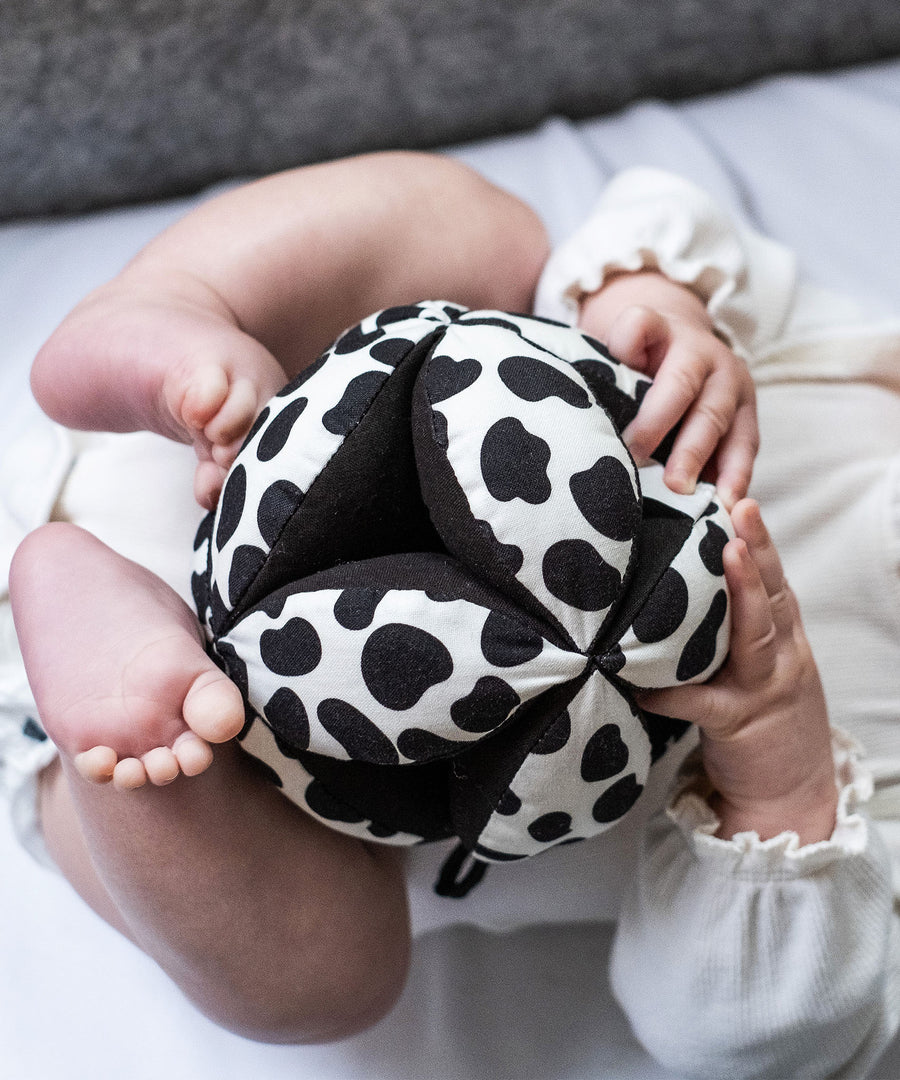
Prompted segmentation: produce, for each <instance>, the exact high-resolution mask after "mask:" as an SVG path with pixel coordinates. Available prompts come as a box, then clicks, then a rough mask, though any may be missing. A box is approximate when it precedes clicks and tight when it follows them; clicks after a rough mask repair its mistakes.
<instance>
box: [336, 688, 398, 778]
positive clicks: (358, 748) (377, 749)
mask: <svg viewBox="0 0 900 1080" xmlns="http://www.w3.org/2000/svg"><path fill="white" fill-rule="evenodd" d="M316 715H317V716H318V718H319V722H320V723H321V725H322V727H323V728H325V730H326V731H327V732H328V734H329V735H331V737H332V738H334V739H337V741H338V742H339V743H340V744H341V746H343V748H344V749H345V750H346V751H347V753H348V754H349V755H350V758H351V759H352V760H353V761H368V762H371V763H372V764H373V765H396V764H397V763H398V760H399V759H398V757H397V751H396V749H395V748H394V744H393V743H392V742H391V740H390V739H389V738H388V737H387V735H385V734H384V732H383V731H382V730H381V728H379V727H378V725H377V724H375V723H373V722H372V721H371V720H370V719H369V718H368V716H366V715H365V714H364V713H361V712H360V711H359V709H357V708H354V706H353V705H350V704H349V703H348V702H346V701H341V699H340V698H326V699H325V700H324V701H322V702H320V703H319V707H318V709H317V710H316Z"/></svg>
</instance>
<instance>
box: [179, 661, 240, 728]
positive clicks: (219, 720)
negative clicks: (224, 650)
mask: <svg viewBox="0 0 900 1080" xmlns="http://www.w3.org/2000/svg"><path fill="white" fill-rule="evenodd" d="M183 716H184V720H185V723H186V724H187V725H188V727H189V728H190V729H191V731H193V732H194V733H195V734H196V735H199V736H200V738H201V739H204V740H205V741H206V742H210V743H223V742H228V740H229V739H233V738H234V737H235V736H236V735H239V734H240V732H241V729H242V728H243V726H244V720H245V716H244V700H243V698H242V697H241V692H240V690H238V688H237V687H236V686H235V685H234V683H233V682H232V681H231V680H230V679H229V678H228V677H227V675H224V674H223V673H222V672H221V671H220V670H219V669H218V668H215V667H214V668H212V669H211V670H210V671H207V672H205V673H204V674H203V675H201V676H200V677H199V678H198V679H197V680H196V681H195V682H194V684H193V686H192V687H191V689H190V690H189V691H188V694H187V697H186V698H185V700H184V708H183Z"/></svg>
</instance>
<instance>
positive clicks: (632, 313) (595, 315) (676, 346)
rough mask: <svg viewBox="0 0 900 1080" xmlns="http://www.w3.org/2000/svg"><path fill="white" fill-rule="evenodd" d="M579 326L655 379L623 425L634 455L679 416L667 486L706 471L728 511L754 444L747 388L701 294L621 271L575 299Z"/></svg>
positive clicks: (683, 484) (682, 484) (744, 485)
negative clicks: (579, 300) (578, 301)
mask: <svg viewBox="0 0 900 1080" xmlns="http://www.w3.org/2000/svg"><path fill="white" fill-rule="evenodd" d="M579 325H580V326H581V328H582V329H583V330H585V331H586V332H587V333H589V334H591V335H593V336H594V337H596V338H598V339H599V340H600V341H602V342H604V344H606V345H607V346H608V348H609V350H610V352H611V353H612V354H613V356H615V357H616V358H617V359H618V360H621V361H622V362H623V363H625V364H627V365H628V366H629V367H631V368H634V369H635V370H637V371H642V372H644V373H645V374H647V375H650V376H652V377H653V379H654V382H653V386H652V387H651V388H650V389H649V390H648V391H647V395H646V397H645V398H644V400H643V402H642V403H641V408H640V411H639V412H638V415H637V416H636V417H635V419H634V420H633V421H632V422H631V423H630V424H629V425H628V427H627V428H626V429H625V432H624V437H625V442H626V443H627V445H628V448H629V449H630V450H631V452H632V454H633V455H634V456H635V458H636V459H637V460H638V461H639V462H640V461H644V460H646V459H647V458H648V457H649V456H650V454H651V453H652V452H653V451H654V450H655V449H656V447H657V446H659V444H660V443H661V442H662V440H663V439H664V438H665V436H666V435H667V434H668V433H669V431H671V429H672V428H673V427H674V426H675V424H676V423H677V422H678V421H679V420H681V421H682V424H681V429H680V431H679V432H678V435H677V437H676V439H675V443H674V445H673V447H672V451H671V453H670V455H669V459H668V462H667V464H666V469H665V480H666V483H667V485H668V486H669V487H670V488H671V489H672V490H673V491H676V492H679V493H682V494H688V493H690V492H692V491H693V490H694V487H695V485H696V483H697V480H698V479H699V478H700V477H701V475H704V476H706V475H708V476H710V478H711V479H714V480H715V481H716V484H717V486H718V489H719V495H720V498H721V499H722V501H723V502H724V503H725V506H726V507H727V508H728V509H729V510H730V509H731V507H733V506H734V504H735V503H736V502H737V501H738V500H739V499H741V498H743V497H744V496H745V495H746V493H747V489H748V487H749V484H750V476H751V473H752V471H753V461H754V458H755V457H756V452H757V450H758V449H759V429H758V427H757V421H756V395H755V391H754V387H753V381H752V379H751V377H750V372H749V371H748V369H747V365H746V364H745V363H744V362H743V360H741V359H740V358H739V357H737V356H736V355H735V354H734V353H733V352H732V350H731V349H730V348H729V347H728V346H727V345H726V344H725V343H724V342H723V341H722V340H721V339H720V338H718V337H716V335H715V333H714V331H713V325H712V322H711V320H710V318H709V315H708V314H707V311H706V308H705V307H704V305H703V303H702V301H701V300H700V299H699V298H698V297H697V296H695V295H694V294H693V293H692V292H690V290H688V289H686V288H684V287H683V286H681V285H677V284H675V283H674V282H672V281H669V280H668V279H667V278H665V277H663V276H662V275H661V274H657V273H654V272H642V273H636V274H622V275H620V276H618V277H615V278H613V279H612V280H611V281H609V282H608V283H607V284H606V285H605V286H604V287H603V288H602V289H601V290H600V291H599V292H597V293H593V294H592V295H591V296H588V297H587V298H586V299H585V300H584V302H583V303H582V306H581V316H580V319H579Z"/></svg>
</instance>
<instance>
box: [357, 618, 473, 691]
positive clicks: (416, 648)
mask: <svg viewBox="0 0 900 1080" xmlns="http://www.w3.org/2000/svg"><path fill="white" fill-rule="evenodd" d="M361 667H362V677H363V681H364V682H365V684H366V686H367V687H368V688H369V693H370V694H371V695H372V697H374V698H375V700H376V701H378V702H380V703H381V704H382V705H384V706H385V707H386V708H388V709H398V710H402V709H410V708H412V706H413V705H415V704H416V702H417V701H418V700H419V699H420V698H421V697H422V695H423V694H424V693H425V691H426V690H428V689H430V688H431V687H432V686H436V685H437V684H438V683H442V682H444V681H445V680H446V679H449V678H450V676H451V675H452V674H453V659H452V657H451V656H450V653H449V652H448V651H447V648H446V646H445V645H444V644H443V643H442V642H440V641H438V639H437V638H436V637H435V636H434V635H433V634H429V633H428V632H427V631H425V630H420V629H419V628H418V627H417V626H408V625H406V624H405V623H388V624H387V625H386V626H381V627H379V628H378V629H377V630H375V631H373V633H371V634H370V635H369V637H368V639H367V641H366V643H365V645H364V646H363V651H362V659H361Z"/></svg>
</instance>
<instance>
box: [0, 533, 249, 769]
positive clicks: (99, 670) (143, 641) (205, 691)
mask: <svg viewBox="0 0 900 1080" xmlns="http://www.w3.org/2000/svg"><path fill="white" fill-rule="evenodd" d="M10 593H11V597H12V602H13V613H14V616H15V620H16V628H17V631H18V634H19V639H20V644H21V647H22V654H23V657H24V659H25V666H26V670H27V672H28V677H29V680H30V682H31V686H32V689H33V691H34V695H35V701H36V703H37V706H38V713H39V715H40V717H41V721H42V723H43V724H44V727H45V728H46V730H47V733H48V734H49V735H50V737H51V738H52V739H53V741H54V742H55V743H56V744H57V746H58V747H59V749H60V751H61V752H62V753H63V754H64V755H68V756H69V757H70V758H71V759H72V760H73V762H74V764H75V766H76V768H77V769H78V771H79V772H80V773H81V775H82V776H84V777H85V778H86V779H88V780H90V781H93V782H95V783H107V782H109V781H112V782H113V783H114V785H115V786H116V787H118V788H121V789H130V788H136V787H141V786H142V785H144V784H146V783H148V782H149V783H151V784H156V785H161V784H167V783H171V782H172V781H173V780H175V779H176V778H177V777H178V776H179V775H182V774H183V775H185V776H195V775H197V774H198V773H201V772H203V770H204V769H206V768H207V767H208V766H209V764H210V763H211V761H212V756H213V751H212V747H211V746H210V744H211V743H220V742H226V741H227V740H229V739H232V738H234V737H235V736H236V735H237V734H238V733H239V732H240V730H241V728H242V727H243V724H244V706H243V700H242V698H241V694H240V691H239V690H238V689H237V687H236V686H235V685H234V683H232V682H231V681H230V680H229V679H228V678H227V677H226V676H225V675H224V674H223V673H222V672H221V671H220V670H219V669H218V668H217V667H216V666H215V664H214V663H213V662H212V661H211V660H210V659H209V657H208V656H207V654H206V651H205V649H204V648H203V644H202V640H201V637H200V632H199V626H198V623H197V619H196V617H195V616H194V615H193V614H192V612H191V611H190V609H189V608H188V607H187V605H186V604H185V603H184V602H183V601H182V600H181V598H180V597H179V596H178V595H177V594H176V593H174V592H173V591H172V590H171V589H170V588H169V586H168V585H166V584H165V583H164V582H162V581H161V580H160V579H159V578H157V577H156V576H155V575H154V574H151V573H150V572H149V571H147V570H145V569H144V568H143V567H140V566H138V565H137V564H135V563H132V562H130V561H129V560H127V559H124V558H122V557H121V556H120V555H118V554H116V553H115V552H113V551H112V550H111V549H110V548H108V547H106V545H105V544H102V543H101V542H100V541H99V540H97V539H96V538H95V537H93V536H91V534H90V533H87V532H85V531H84V530H82V529H79V528H77V527H76V526H74V525H68V524H61V523H60V524H51V525H47V526H44V527H43V528H41V529H39V530H37V531H36V532H34V533H32V534H31V535H30V536H29V537H27V538H26V540H25V541H24V542H23V543H22V545H21V546H20V548H19V550H18V551H17V553H16V556H15V559H14V560H13V566H12V570H11V575H10Z"/></svg>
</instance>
